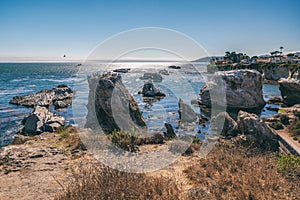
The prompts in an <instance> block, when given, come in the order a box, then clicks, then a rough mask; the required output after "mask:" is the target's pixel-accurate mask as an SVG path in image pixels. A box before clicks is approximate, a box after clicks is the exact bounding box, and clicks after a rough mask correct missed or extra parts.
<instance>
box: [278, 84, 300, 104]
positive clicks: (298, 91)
mask: <svg viewBox="0 0 300 200" xmlns="http://www.w3.org/2000/svg"><path fill="white" fill-rule="evenodd" d="M279 90H280V92H281V96H282V98H283V102H284V103H285V104H286V105H288V106H293V105H295V104H300V80H295V79H290V80H288V79H280V80H279Z"/></svg>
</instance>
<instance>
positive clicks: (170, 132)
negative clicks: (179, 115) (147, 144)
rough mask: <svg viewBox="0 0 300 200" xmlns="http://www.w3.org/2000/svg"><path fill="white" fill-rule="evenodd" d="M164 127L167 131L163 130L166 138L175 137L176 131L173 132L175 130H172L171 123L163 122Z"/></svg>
mask: <svg viewBox="0 0 300 200" xmlns="http://www.w3.org/2000/svg"><path fill="white" fill-rule="evenodd" d="M165 127H166V129H167V131H166V132H164V136H165V138H167V139H172V138H175V137H176V133H175V131H174V129H173V127H172V125H171V124H169V123H165Z"/></svg>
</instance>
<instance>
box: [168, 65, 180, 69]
mask: <svg viewBox="0 0 300 200" xmlns="http://www.w3.org/2000/svg"><path fill="white" fill-rule="evenodd" d="M168 68H170V69H181V67H180V66H175V65H171V66H169V67H168Z"/></svg>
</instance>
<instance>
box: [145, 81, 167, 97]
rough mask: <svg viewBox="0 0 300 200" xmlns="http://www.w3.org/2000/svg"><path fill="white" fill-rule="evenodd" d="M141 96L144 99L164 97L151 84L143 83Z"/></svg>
mask: <svg viewBox="0 0 300 200" xmlns="http://www.w3.org/2000/svg"><path fill="white" fill-rule="evenodd" d="M142 94H143V96H144V97H158V98H159V97H165V96H166V95H165V94H164V93H163V92H161V91H160V90H159V89H157V88H156V87H155V86H154V85H153V83H151V82H149V83H145V84H144V86H143V90H142Z"/></svg>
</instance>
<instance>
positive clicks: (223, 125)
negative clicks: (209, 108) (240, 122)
mask: <svg viewBox="0 0 300 200" xmlns="http://www.w3.org/2000/svg"><path fill="white" fill-rule="evenodd" d="M211 126H212V128H213V129H214V130H215V131H217V133H220V134H221V135H223V136H225V137H235V136H237V134H238V129H237V123H236V122H235V121H234V120H233V119H232V118H231V117H230V116H229V114H228V113H227V112H221V113H219V114H218V115H217V116H216V117H213V118H212V121H211Z"/></svg>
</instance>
